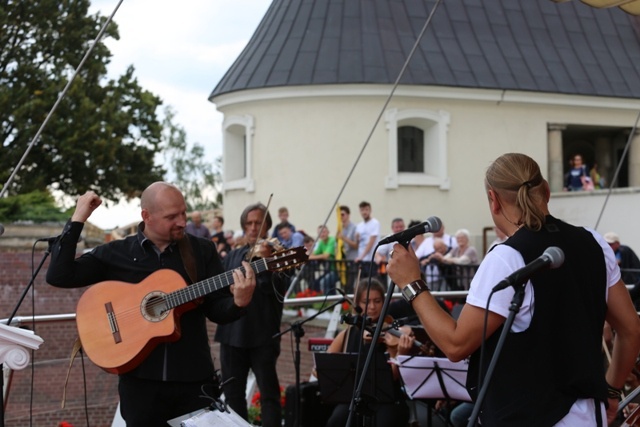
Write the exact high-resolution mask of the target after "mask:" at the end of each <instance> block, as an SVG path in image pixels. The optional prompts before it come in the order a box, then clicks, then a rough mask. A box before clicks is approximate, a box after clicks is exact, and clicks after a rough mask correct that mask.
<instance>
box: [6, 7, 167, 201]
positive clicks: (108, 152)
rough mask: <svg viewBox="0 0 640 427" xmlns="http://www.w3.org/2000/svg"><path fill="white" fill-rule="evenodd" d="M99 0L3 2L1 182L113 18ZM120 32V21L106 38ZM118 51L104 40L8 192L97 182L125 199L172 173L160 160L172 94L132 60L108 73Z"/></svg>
mask: <svg viewBox="0 0 640 427" xmlns="http://www.w3.org/2000/svg"><path fill="white" fill-rule="evenodd" d="M89 4H90V2H89V0H29V1H20V0H3V1H2V2H1V3H0V185H3V184H4V183H5V182H6V181H7V179H8V177H9V176H10V174H11V173H12V171H13V169H14V168H15V167H16V165H17V164H18V162H19V160H20V158H21V157H22V156H23V155H24V153H25V151H26V149H27V146H28V144H29V143H30V141H31V140H32V138H33V137H34V136H35V134H36V132H37V130H38V128H39V127H40V126H41V124H42V122H43V120H44V118H45V116H46V114H47V113H48V111H49V110H50V109H51V107H52V106H53V105H54V103H55V101H56V100H57V98H58V96H59V94H60V92H61V91H62V90H63V88H64V87H65V85H66V84H67V82H68V79H69V78H70V77H71V76H72V74H73V70H74V69H75V68H76V67H77V65H78V64H79V63H80V61H81V59H82V57H83V56H84V55H85V53H86V52H87V50H88V48H89V46H90V44H91V43H92V42H93V40H94V38H95V37H96V35H97V34H98V32H99V30H100V28H101V26H102V25H103V23H104V22H105V21H106V18H105V17H102V16H100V15H88V7H89ZM106 36H109V37H114V38H116V39H118V38H119V36H118V32H117V26H116V25H115V23H112V24H111V25H110V26H109V28H108V30H107V33H105V37H106ZM110 57H111V53H110V52H109V50H108V49H107V47H106V46H105V45H104V44H103V43H102V42H100V43H98V44H97V45H96V46H95V49H94V50H93V53H92V55H91V56H90V57H89V58H88V59H87V61H86V62H85V64H84V66H83V68H82V70H81V71H80V73H79V75H78V76H77V77H76V79H75V81H74V82H73V85H72V86H71V89H70V90H69V92H68V93H67V96H66V97H65V98H64V99H63V100H62V101H61V103H60V105H59V107H58V109H57V110H56V112H55V114H54V116H53V117H52V118H51V120H50V121H49V123H48V124H47V126H46V127H45V129H44V131H43V133H42V135H41V138H40V140H39V141H38V143H37V145H36V146H35V147H34V148H33V149H32V150H31V151H30V153H29V155H28V157H27V159H26V162H25V163H24V164H23V166H22V169H21V170H20V171H19V172H18V173H17V174H16V177H15V180H14V181H13V183H12V185H11V186H10V188H9V189H7V192H8V193H9V194H19V193H29V192H32V191H34V190H44V189H45V188H48V187H49V186H51V187H52V188H56V189H59V190H62V191H63V192H64V193H66V194H80V193H84V191H85V190H87V189H88V188H91V189H93V190H95V191H97V192H98V193H99V194H100V195H101V196H102V197H104V198H107V199H111V200H116V199H117V198H118V197H119V196H122V195H124V196H126V197H129V198H130V197H133V196H136V195H137V194H138V191H139V190H140V186H141V184H142V183H150V182H153V181H156V180H159V179H162V176H163V174H164V172H165V171H164V170H163V169H162V168H161V167H159V166H157V165H156V164H155V163H154V157H155V155H156V153H157V152H158V151H159V150H160V146H161V134H162V125H161V123H160V121H159V119H158V117H157V115H156V109H157V108H158V107H159V106H160V105H161V103H162V101H161V100H160V98H159V97H157V96H156V95H154V94H152V93H151V92H149V91H146V90H144V89H142V88H141V87H140V85H139V84H138V81H137V79H136V78H135V77H134V70H133V67H130V68H129V69H128V70H127V71H126V72H125V73H124V75H122V76H120V77H119V78H117V79H115V80H112V79H109V80H107V78H106V64H108V62H109V58H110Z"/></svg>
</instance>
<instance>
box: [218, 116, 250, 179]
mask: <svg viewBox="0 0 640 427" xmlns="http://www.w3.org/2000/svg"><path fill="white" fill-rule="evenodd" d="M222 128H223V149H222V154H223V162H222V168H223V172H222V176H223V179H224V190H225V191H226V190H235V189H244V190H245V191H247V192H252V191H254V188H255V186H254V182H253V178H252V173H251V153H252V143H253V117H251V116H249V115H244V116H230V117H226V118H225V119H224V122H223V124H222Z"/></svg>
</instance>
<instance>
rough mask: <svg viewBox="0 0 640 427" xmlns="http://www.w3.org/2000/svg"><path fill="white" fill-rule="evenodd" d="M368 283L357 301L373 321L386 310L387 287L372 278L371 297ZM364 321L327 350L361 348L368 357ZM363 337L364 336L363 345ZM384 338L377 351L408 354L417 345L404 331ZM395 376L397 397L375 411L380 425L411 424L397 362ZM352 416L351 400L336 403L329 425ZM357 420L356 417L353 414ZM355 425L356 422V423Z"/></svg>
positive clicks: (362, 285) (354, 350) (363, 283)
mask: <svg viewBox="0 0 640 427" xmlns="http://www.w3.org/2000/svg"><path fill="white" fill-rule="evenodd" d="M367 284H368V279H365V280H362V281H360V283H359V284H358V287H357V289H356V294H355V304H356V306H358V307H360V308H361V309H362V313H366V317H367V318H368V319H371V321H372V323H371V324H372V325H375V322H377V321H378V318H379V317H380V314H381V312H382V304H383V302H384V295H385V292H386V290H385V288H384V286H383V285H382V283H380V282H379V281H378V280H376V279H371V289H370V291H369V299H368V300H367ZM360 327H361V323H359V324H358V325H353V326H349V327H348V328H347V329H345V330H343V331H342V332H340V333H339V334H338V335H337V336H336V338H335V339H334V340H333V342H332V343H331V345H330V346H329V348H328V349H327V353H357V352H359V351H360V352H361V354H362V356H363V357H365V355H366V354H367V352H368V350H369V347H370V346H371V333H370V332H369V331H367V330H365V331H361V329H360ZM361 340H364V341H363V343H362V345H361V343H360V341H361ZM380 341H381V342H379V343H377V344H376V351H378V352H379V353H380V354H384V353H389V355H390V356H391V357H395V356H396V355H397V354H407V353H408V352H409V351H410V349H411V347H412V346H413V338H412V337H410V336H409V335H403V336H401V337H400V338H398V337H395V336H393V335H391V334H388V333H385V334H384V335H381V340H380ZM390 369H391V370H392V374H393V378H394V386H395V388H396V390H395V396H396V401H395V402H393V403H382V404H379V405H377V408H378V409H377V411H376V413H375V417H374V418H375V425H376V426H380V427H383V426H391V425H407V423H408V421H409V408H408V407H407V405H406V402H405V400H404V396H403V395H402V391H401V389H400V381H399V373H398V371H397V366H395V365H393V364H392V365H390ZM348 416H349V404H347V403H345V404H339V405H336V407H335V409H334V410H333V413H332V414H331V417H330V418H329V421H328V422H327V427H333V426H339V427H344V426H345V424H346V422H347V419H348ZM352 419H353V421H355V420H356V417H352ZM353 425H356V424H355V423H354V424H353Z"/></svg>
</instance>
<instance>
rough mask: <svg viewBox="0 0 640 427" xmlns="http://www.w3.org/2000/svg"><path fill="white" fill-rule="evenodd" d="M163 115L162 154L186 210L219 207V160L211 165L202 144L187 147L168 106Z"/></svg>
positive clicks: (185, 136) (220, 194) (220, 180)
mask: <svg viewBox="0 0 640 427" xmlns="http://www.w3.org/2000/svg"><path fill="white" fill-rule="evenodd" d="M164 116H165V117H164V120H163V122H162V127H163V136H162V139H163V141H164V146H163V150H162V152H163V155H164V158H165V161H166V162H167V163H168V164H169V165H170V169H171V172H172V173H173V174H174V175H175V179H174V180H173V181H174V183H175V184H176V185H177V186H178V187H180V189H181V190H182V192H183V193H184V196H185V200H186V202H187V208H188V209H189V210H190V211H193V210H207V209H213V208H217V207H219V206H220V205H221V204H222V192H221V191H220V188H219V183H220V182H222V179H221V176H220V170H221V164H222V159H221V158H218V159H216V160H215V161H214V163H210V162H208V161H207V159H206V158H205V150H204V147H203V146H202V145H200V144H199V143H197V142H195V143H194V144H192V145H191V146H190V145H189V144H188V143H187V133H186V132H185V130H184V128H183V127H182V126H180V125H178V124H176V123H175V113H174V111H173V110H172V109H171V108H170V107H166V108H165V111H164Z"/></svg>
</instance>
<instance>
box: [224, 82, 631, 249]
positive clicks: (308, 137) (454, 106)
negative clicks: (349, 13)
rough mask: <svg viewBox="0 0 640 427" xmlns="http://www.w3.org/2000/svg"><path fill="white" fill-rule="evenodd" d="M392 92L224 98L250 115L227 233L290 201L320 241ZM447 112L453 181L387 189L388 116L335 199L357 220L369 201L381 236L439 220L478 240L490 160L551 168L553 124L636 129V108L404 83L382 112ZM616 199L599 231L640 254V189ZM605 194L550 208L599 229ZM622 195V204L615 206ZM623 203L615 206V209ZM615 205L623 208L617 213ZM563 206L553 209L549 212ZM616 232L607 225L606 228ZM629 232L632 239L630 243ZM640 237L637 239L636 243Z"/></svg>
mask: <svg viewBox="0 0 640 427" xmlns="http://www.w3.org/2000/svg"><path fill="white" fill-rule="evenodd" d="M388 91H389V88H388V87H381V86H370V85H353V86H350V85H346V86H314V87H300V88H293V87H287V88H275V89H260V90H251V91H243V92H240V93H236V94H227V95H222V96H219V97H217V98H216V99H215V100H214V102H215V103H216V105H217V108H218V110H219V111H221V112H222V113H223V114H225V117H227V116H231V115H238V116H241V115H249V116H251V117H252V118H253V125H254V129H253V131H254V134H253V137H252V148H253V152H252V156H251V158H252V162H253V164H252V165H250V167H252V168H253V169H252V178H253V182H254V187H253V191H245V190H244V189H233V190H229V191H226V192H225V203H224V216H225V220H226V224H227V226H228V227H234V228H239V220H238V218H239V215H240V212H241V211H242V209H243V208H244V207H245V206H246V205H248V204H250V203H254V202H256V201H258V200H259V201H262V202H263V203H266V202H267V200H268V199H269V195H270V194H273V198H272V201H271V206H270V211H271V214H272V216H273V217H274V223H275V222H277V215H276V213H277V209H278V208H279V207H281V206H287V207H288V208H289V212H290V221H291V222H292V223H293V224H294V225H295V226H296V227H297V228H299V229H303V230H305V231H307V232H308V233H309V234H312V235H314V236H315V231H316V227H317V225H319V224H321V223H323V222H324V221H325V219H326V218H327V216H328V215H330V219H329V221H328V226H329V228H330V230H331V231H332V232H333V231H335V227H336V219H335V218H336V217H335V215H334V214H333V213H332V211H331V207H332V205H333V204H334V202H335V200H336V198H338V195H339V192H340V190H341V188H342V187H343V185H344V183H345V180H346V179H347V177H348V175H349V173H350V170H351V168H352V167H353V164H354V162H356V160H357V157H358V155H359V153H360V151H361V150H362V148H363V146H364V144H365V141H366V140H367V137H368V135H369V134H370V132H371V129H372V126H373V124H374V123H375V120H376V119H377V117H378V115H380V112H381V111H380V110H381V108H382V106H383V104H384V101H385V99H386V96H387V94H388ZM390 108H397V109H399V110H400V109H429V110H444V111H446V112H447V113H449V115H450V124H449V130H448V146H447V151H448V156H447V157H448V164H447V169H448V174H449V177H450V187H449V189H448V190H441V189H440V188H438V187H421V186H400V187H399V188H398V189H387V188H386V187H385V178H386V176H387V174H388V172H389V171H388V169H389V167H388V161H387V156H388V146H387V142H388V138H387V135H388V134H387V132H388V131H387V129H386V126H385V122H384V119H382V120H381V122H380V123H379V124H378V125H377V127H376V128H375V130H374V131H373V133H372V137H371V139H370V141H369V143H368V145H367V147H366V149H365V150H364V153H363V155H362V157H361V158H360V160H359V163H358V164H357V167H356V168H355V170H354V172H353V175H352V176H351V179H350V181H349V182H348V184H347V186H346V188H345V190H344V193H343V194H342V196H340V197H339V204H346V205H348V206H349V207H350V208H351V218H352V221H354V222H356V223H357V222H358V221H360V215H359V213H358V203H359V202H360V201H362V200H367V201H368V202H370V203H371V204H372V210H373V216H374V217H376V218H377V219H378V220H380V222H381V226H382V230H383V235H384V234H386V233H388V232H389V229H390V223H391V219H392V218H394V217H397V216H399V217H402V218H404V219H405V221H407V222H408V221H409V220H411V219H425V218H427V217H428V216H431V215H436V216H439V217H440V218H441V219H442V220H443V222H444V224H445V225H446V230H447V232H449V233H451V234H452V233H453V232H455V230H456V229H458V228H467V229H469V230H470V232H471V233H472V234H473V235H474V236H475V237H476V238H475V241H476V242H477V245H478V246H479V245H480V240H479V236H481V234H482V230H483V228H484V227H487V226H490V225H492V223H491V217H490V215H489V213H488V210H487V202H486V196H485V194H484V187H483V176H484V171H485V170H486V168H487V166H488V165H489V164H490V162H491V161H492V160H493V159H495V158H496V157H498V156H499V155H500V154H503V153H505V152H511V151H517V152H523V153H526V154H528V155H530V156H532V157H533V158H535V159H536V160H537V161H538V163H539V164H540V166H541V168H542V171H543V175H544V176H545V177H547V176H548V173H547V168H548V166H547V164H548V161H547V134H548V133H547V126H548V124H552V123H567V124H574V125H577V124H584V125H602V126H605V125H606V126H621V127H631V126H633V123H634V121H635V117H636V115H637V111H638V110H639V109H640V101H635V100H616V99H606V98H590V97H575V96H560V95H543V94H528V93H508V92H501V91H482V90H476V89H471V90H461V89H443V88H426V87H417V88H412V87H408V88H407V87H405V88H399V89H398V91H397V92H396V94H395V96H394V97H393V98H392V100H391V102H390V103H389V105H388V107H387V109H390ZM614 198H615V199H616V202H615V204H614V203H613V202H612V201H611V200H610V201H609V206H608V207H607V209H606V210H605V217H604V220H603V221H602V223H601V226H600V227H598V230H599V231H602V232H605V231H609V228H611V229H615V230H616V231H617V232H618V233H619V234H621V236H625V237H623V239H624V240H625V242H628V243H629V244H630V245H632V247H633V246H636V247H637V248H638V250H640V232H639V233H638V235H637V236H636V233H634V232H633V231H632V230H631V229H632V228H634V226H635V223H634V222H633V221H631V218H630V215H631V213H629V214H627V212H637V210H636V209H628V208H626V207H625V206H627V205H629V206H632V205H635V204H636V203H639V202H638V201H637V198H638V196H637V194H636V193H635V192H625V194H624V196H622V195H619V194H616V195H615V196H614ZM603 199H604V197H603V196H601V195H596V194H590V195H575V194H571V195H569V194H557V195H554V196H553V198H552V201H551V208H552V213H555V214H556V215H557V216H558V217H561V218H566V219H569V220H570V221H572V222H576V223H581V224H585V225H589V226H593V225H594V224H595V217H594V215H595V212H593V211H595V210H597V211H598V213H599V209H597V205H598V202H600V201H603ZM618 199H619V200H618ZM618 203H619V204H621V205H620V206H618V205H617V204H618ZM613 206H617V207H616V208H613ZM554 209H557V212H555V211H554ZM609 225H610V226H611V227H608V226H609ZM627 237H628V238H627ZM636 242H637V243H636Z"/></svg>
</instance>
